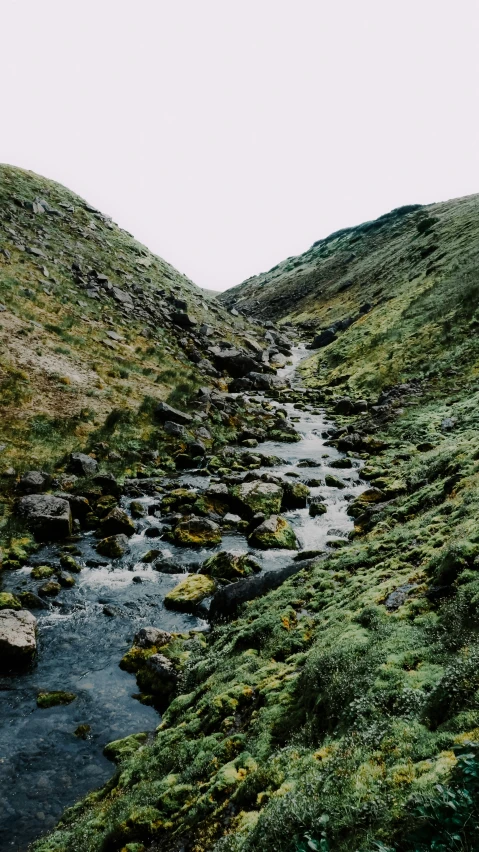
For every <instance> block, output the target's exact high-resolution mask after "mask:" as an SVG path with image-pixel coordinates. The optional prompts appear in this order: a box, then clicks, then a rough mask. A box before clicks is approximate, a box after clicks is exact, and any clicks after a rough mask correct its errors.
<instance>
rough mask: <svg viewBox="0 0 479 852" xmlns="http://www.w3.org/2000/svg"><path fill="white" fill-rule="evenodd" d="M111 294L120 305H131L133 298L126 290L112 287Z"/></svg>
mask: <svg viewBox="0 0 479 852" xmlns="http://www.w3.org/2000/svg"><path fill="white" fill-rule="evenodd" d="M111 295H112V296H113V298H114V299H115V301H116V302H118V303H119V304H120V305H124V306H125V307H133V299H132V298H131V296H130V294H129V293H127V292H126V290H120V288H119V287H112V290H111Z"/></svg>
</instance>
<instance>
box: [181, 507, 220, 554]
mask: <svg viewBox="0 0 479 852" xmlns="http://www.w3.org/2000/svg"><path fill="white" fill-rule="evenodd" d="M174 540H175V543H176V544H179V545H181V546H182V547H212V546H213V545H215V544H220V542H221V530H220V528H219V526H218V524H216V523H215V522H214V521H210V520H209V519H208V518H198V517H196V516H195V515H193V516H192V517H191V518H187V519H186V520H184V521H180V523H179V524H177V526H176V527H175V531H174Z"/></svg>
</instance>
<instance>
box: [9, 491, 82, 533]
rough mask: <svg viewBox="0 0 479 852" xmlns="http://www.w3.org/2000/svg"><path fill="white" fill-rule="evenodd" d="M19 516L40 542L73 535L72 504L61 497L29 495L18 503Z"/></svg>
mask: <svg viewBox="0 0 479 852" xmlns="http://www.w3.org/2000/svg"><path fill="white" fill-rule="evenodd" d="M18 514H19V516H20V517H21V518H23V520H24V521H25V523H26V524H27V526H28V527H29V528H30V529H31V530H32V532H33V534H34V535H35V538H37V539H38V540H39V541H57V540H58V539H62V538H67V536H69V535H70V534H71V531H72V513H71V509H70V504H69V503H68V501H67V500H63V499H62V498H61V497H54V496H53V495H52V494H30V495H27V496H26V497H22V498H21V499H20V500H19V501H18Z"/></svg>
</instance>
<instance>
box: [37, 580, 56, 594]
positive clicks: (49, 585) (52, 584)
mask: <svg viewBox="0 0 479 852" xmlns="http://www.w3.org/2000/svg"><path fill="white" fill-rule="evenodd" d="M61 590H62V587H61V586H60V583H57V581H56V580H48V581H47V582H46V583H44V584H43V586H40V588H39V590H38V594H39V595H40V596H41V597H42V598H54V597H56V595H58V594H60V592H61Z"/></svg>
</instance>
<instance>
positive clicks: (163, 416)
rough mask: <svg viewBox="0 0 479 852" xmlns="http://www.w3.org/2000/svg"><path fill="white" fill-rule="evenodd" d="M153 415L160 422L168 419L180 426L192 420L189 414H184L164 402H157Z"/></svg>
mask: <svg viewBox="0 0 479 852" xmlns="http://www.w3.org/2000/svg"><path fill="white" fill-rule="evenodd" d="M155 417H156V419H157V420H159V421H160V422H161V423H166V422H167V421H170V422H172V423H178V424H179V425H180V426H186V425H187V424H188V423H191V422H192V420H193V418H192V416H191V414H186V412H184V411H178V409H177V408H173V407H172V406H171V405H167V403H166V402H159V403H158V405H157V407H156V410H155Z"/></svg>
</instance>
